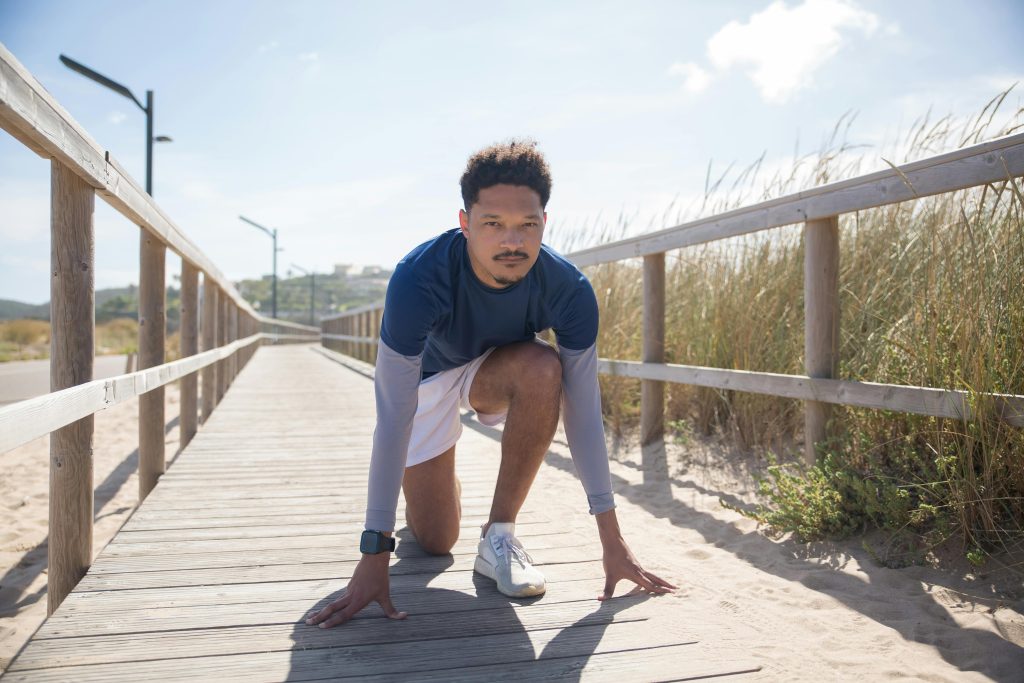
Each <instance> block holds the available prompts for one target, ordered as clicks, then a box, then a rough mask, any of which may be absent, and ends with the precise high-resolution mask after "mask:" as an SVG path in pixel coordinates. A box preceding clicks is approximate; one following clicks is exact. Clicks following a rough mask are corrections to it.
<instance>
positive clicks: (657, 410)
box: [640, 253, 665, 483]
mask: <svg viewBox="0 0 1024 683" xmlns="http://www.w3.org/2000/svg"><path fill="white" fill-rule="evenodd" d="M643 306H644V314H643V326H644V329H643V354H644V355H643V361H644V362H645V363H664V362H665V254H664V253H661V254H649V255H647V256H644V302H643ZM664 438H665V383H664V382H658V381H655V380H648V379H645V380H641V382H640V447H641V451H642V453H643V456H642V458H643V472H644V482H645V483H648V482H650V481H653V480H655V479H657V477H656V476H655V475H657V474H659V473H661V471H662V470H663V469H664V462H663V458H661V457H658V456H659V454H660V452H659V451H658V449H656V448H652V446H657V445H658V444H660V443H661V442H662V441H663V440H664Z"/></svg>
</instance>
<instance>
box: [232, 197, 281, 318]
mask: <svg viewBox="0 0 1024 683" xmlns="http://www.w3.org/2000/svg"><path fill="white" fill-rule="evenodd" d="M239 218H240V219H242V220H243V221H245V222H246V223H248V224H249V225H251V226H252V227H254V228H259V229H260V230H262V231H263V232H265V233H267V234H268V235H270V239H272V240H274V274H273V276H272V277H273V279H272V280H271V281H270V291H271V295H270V296H271V309H270V310H271V313H270V315H271V317H272V318H276V317H277V252H278V248H277V228H274V229H273V230H271V229H270V228H264V227H263V226H262V225H260V224H259V223H257V222H256V221H252V220H249V219H248V218H246V217H245V216H239Z"/></svg>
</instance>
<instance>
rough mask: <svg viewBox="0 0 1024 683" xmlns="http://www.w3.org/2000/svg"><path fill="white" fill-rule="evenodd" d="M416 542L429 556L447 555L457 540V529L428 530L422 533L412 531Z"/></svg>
mask: <svg viewBox="0 0 1024 683" xmlns="http://www.w3.org/2000/svg"><path fill="white" fill-rule="evenodd" d="M413 535H414V536H416V542H417V543H419V546H420V547H421V548H423V550H424V551H426V552H427V553H428V554H430V555H447V554H448V553H450V552H451V551H452V548H454V547H455V542H456V541H458V540H459V529H458V527H456V528H455V529H454V530H453V529H429V530H424V531H423V532H417V531H416V530H415V529H414V530H413Z"/></svg>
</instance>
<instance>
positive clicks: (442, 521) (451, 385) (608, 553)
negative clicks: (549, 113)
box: [306, 140, 675, 628]
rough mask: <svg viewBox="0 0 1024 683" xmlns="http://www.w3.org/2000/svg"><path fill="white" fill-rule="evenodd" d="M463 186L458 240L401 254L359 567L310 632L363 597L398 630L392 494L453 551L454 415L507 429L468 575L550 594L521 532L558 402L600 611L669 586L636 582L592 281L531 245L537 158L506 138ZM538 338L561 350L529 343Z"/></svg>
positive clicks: (422, 532)
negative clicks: (583, 502) (624, 591)
mask: <svg viewBox="0 0 1024 683" xmlns="http://www.w3.org/2000/svg"><path fill="white" fill-rule="evenodd" d="M460 183H461V186H462V198H463V202H464V209H463V210H460V211H459V228H458V229H454V230H450V231H448V232H445V233H443V234H442V235H440V236H438V237H436V238H434V239H432V240H430V241H429V242H425V243H424V244H421V245H420V246H418V247H417V248H416V249H414V250H413V251H412V252H410V253H409V255H408V256H406V257H405V258H404V259H402V261H401V262H399V264H398V266H397V268H396V269H395V273H394V275H393V276H392V278H391V282H390V283H389V284H388V291H387V297H386V301H385V306H384V318H383V321H382V325H381V338H380V344H379V347H378V355H377V372H376V380H375V387H376V395H377V429H376V430H375V432H374V441H373V455H372V457H371V461H370V483H369V497H368V498H369V499H368V504H367V512H366V531H364V532H363V536H362V542H361V543H360V549H361V550H362V552H363V556H362V559H360V561H359V563H358V565H357V566H356V569H355V571H354V572H353V575H352V580H351V581H350V582H349V584H348V586H347V587H346V589H345V593H344V595H343V596H342V597H340V598H338V599H337V600H335V601H334V602H332V603H331V604H329V605H327V606H326V607H324V608H323V609H321V610H320V611H318V612H317V613H315V614H313V615H312V616H311V617H310V618H309V619H307V620H306V623H308V624H318V625H319V626H320V627H321V628H328V627H331V626H334V625H336V624H341V623H343V622H345V621H348V620H349V619H351V618H352V617H353V616H354V615H355V614H356V613H357V612H359V611H360V610H361V609H363V607H365V606H366V605H367V604H369V603H370V602H373V601H376V602H377V603H379V604H380V606H381V607H382V608H383V609H384V612H385V614H387V616H388V617H390V618H392V619H403V618H405V616H406V614H405V613H404V612H399V611H398V610H397V609H396V608H395V606H394V605H393V604H392V602H391V596H390V590H389V579H388V565H389V561H390V551H391V550H393V549H394V541H393V539H392V538H391V535H392V532H393V530H394V527H395V509H396V507H397V504H398V492H399V488H400V487H401V488H402V489H403V490H404V493H405V500H406V522H407V524H408V526H409V528H410V530H411V531H412V533H413V535H414V536H415V537H416V540H417V541H418V542H419V544H420V546H422V547H423V548H424V549H425V550H426V551H427V552H430V553H434V554H446V553H448V552H449V551H450V550H451V548H452V546H453V545H454V544H455V542H456V540H457V539H458V535H459V521H460V518H461V512H462V509H461V506H460V502H459V494H460V491H461V487H460V485H459V481H458V479H457V478H456V476H455V444H456V442H457V441H458V438H459V436H460V435H461V432H462V423H461V421H460V418H459V407H460V406H461V407H464V408H468V409H471V410H473V411H475V412H476V415H477V419H478V420H480V421H481V422H482V423H483V424H485V425H491V426H493V425H496V424H499V423H501V422H502V421H504V422H505V429H504V433H503V435H502V439H501V465H500V468H499V472H498V481H497V484H496V486H495V491H494V499H493V501H492V504H491V511H490V516H489V518H488V520H487V523H486V524H484V525H483V527H482V529H481V538H480V542H479V546H478V549H479V554H478V555H477V558H476V561H475V563H474V569H475V571H477V572H479V573H481V574H483V575H484V576H487V577H489V578H491V579H493V580H494V581H495V582H496V584H497V587H498V590H500V591H501V592H502V593H504V594H506V595H508V596H511V597H525V596H531V595H539V594H541V593H543V592H544V590H545V584H544V576H543V574H541V572H540V571H538V570H537V569H536V568H535V567H533V566H532V564H531V562H532V560H531V559H530V556H529V555H528V554H527V553H526V551H525V550H524V549H523V546H522V543H521V542H520V541H519V540H518V539H517V538H516V537H515V521H516V515H517V514H518V512H519V508H520V507H521V506H522V504H523V501H524V500H525V499H526V495H527V493H528V492H529V490H530V486H531V485H532V483H533V480H534V477H535V475H536V474H537V470H538V469H539V467H540V463H541V461H542V460H543V458H544V453H545V452H546V451H547V449H548V447H549V446H550V444H551V439H552V437H553V436H554V433H555V428H556V426H557V424H558V414H559V405H560V404H561V405H562V406H563V411H562V418H563V422H564V424H565V431H566V436H567V439H568V442H569V450H570V452H571V453H572V458H573V462H574V463H575V464H576V469H577V471H578V473H579V476H580V480H581V482H582V483H583V488H584V490H585V491H586V494H587V500H588V502H589V506H590V512H591V514H594V515H595V516H596V520H597V526H598V531H599V536H600V539H601V544H602V547H603V555H604V570H605V575H606V580H605V586H604V592H603V593H602V594H601V596H600V599H602V600H603V599H607V598H610V597H611V596H612V593H613V592H614V590H615V586H616V584H617V583H618V582H619V581H620V580H623V579H627V580H630V581H633V582H635V583H636V584H637V585H638V586H639V588H640V589H642V590H646V591H648V592H651V593H665V592H668V591H669V590H671V589H673V588H675V586H673V585H671V584H670V583H668V582H667V581H664V580H662V579H660V578H658V577H657V576H655V575H653V574H651V573H650V572H647V571H645V570H644V569H643V568H642V567H641V566H640V565H639V563H638V562H637V561H636V559H635V558H634V557H633V554H632V553H631V552H630V550H629V548H628V547H627V546H626V543H625V541H624V540H623V538H622V536H621V534H620V533H619V527H618V522H617V521H616V517H615V509H614V508H615V506H614V503H613V501H612V487H611V475H610V473H609V469H608V453H607V449H606V446H605V441H604V428H603V425H602V421H601V397H600V390H599V387H598V381H597V351H596V346H595V344H596V340H597V325H598V310H597V299H596V298H595V296H594V291H593V289H592V288H591V286H590V283H589V282H588V281H587V279H586V277H584V275H583V274H582V273H581V272H580V271H579V270H578V269H577V268H576V267H575V266H573V265H572V264H571V263H570V262H569V261H567V260H566V259H564V258H563V257H562V256H560V255H558V254H557V253H555V252H554V251H552V250H551V249H550V248H548V247H547V246H545V245H544V244H542V242H541V239H542V238H543V236H544V226H545V223H546V221H547V214H546V213H545V211H544V207H545V206H546V205H547V202H548V197H549V196H550V193H551V175H550V172H549V170H548V166H547V162H546V161H545V160H544V158H543V156H542V155H541V154H540V152H539V151H538V150H537V149H536V147H535V144H534V143H532V142H530V141H520V140H512V141H510V142H508V143H505V144H498V145H493V146H491V147H488V148H486V149H483V150H481V151H480V152H477V153H476V154H474V155H473V156H472V157H471V158H470V159H469V162H468V164H467V166H466V171H465V173H464V174H463V176H462V179H461V181H460ZM547 329H552V330H554V332H555V335H556V337H557V340H558V351H557V352H556V351H555V350H554V349H553V348H551V347H550V346H548V345H546V344H543V343H542V342H539V341H537V340H536V339H535V335H536V333H538V332H541V331H543V330H547Z"/></svg>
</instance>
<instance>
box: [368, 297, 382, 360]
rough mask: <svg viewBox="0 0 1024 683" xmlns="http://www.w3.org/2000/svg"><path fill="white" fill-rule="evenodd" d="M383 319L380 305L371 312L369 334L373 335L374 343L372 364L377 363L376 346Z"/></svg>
mask: <svg viewBox="0 0 1024 683" xmlns="http://www.w3.org/2000/svg"><path fill="white" fill-rule="evenodd" d="M383 320H384V307H383V306H382V307H381V308H378V309H377V310H376V311H374V312H373V335H371V336H372V337H373V339H374V341H375V343H374V345H373V356H372V357H371V358H372V362H373V364H374V365H376V364H377V346H378V343H379V342H380V326H381V322H382V321H383Z"/></svg>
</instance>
